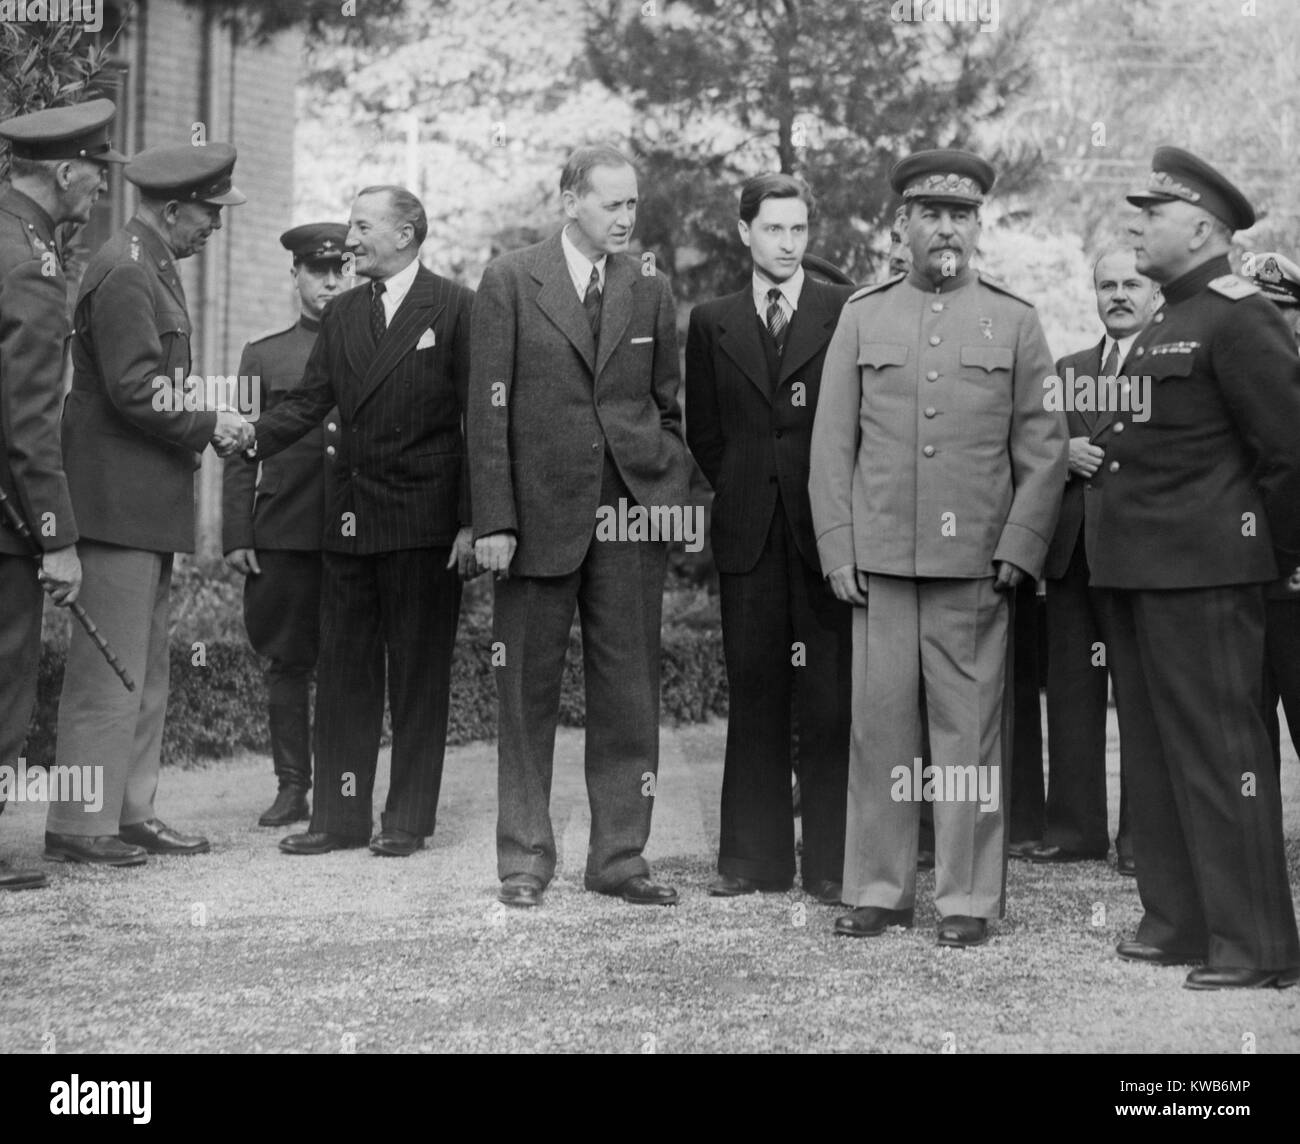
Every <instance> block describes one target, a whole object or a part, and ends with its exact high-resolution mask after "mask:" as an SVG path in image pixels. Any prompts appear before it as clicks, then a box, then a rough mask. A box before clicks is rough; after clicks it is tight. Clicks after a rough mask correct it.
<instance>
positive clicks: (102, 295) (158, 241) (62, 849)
mask: <svg viewBox="0 0 1300 1144" xmlns="http://www.w3.org/2000/svg"><path fill="white" fill-rule="evenodd" d="M234 166H235V149H234V148H233V147H231V146H230V145H229V144H225V143H210V144H208V145H207V146H206V147H191V146H190V145H189V144H180V145H177V146H165V147H154V148H150V149H149V150H147V151H144V152H142V153H141V154H139V155H137V156H136V157H135V158H134V159H132V160H131V162H130V163H129V164H128V165H127V167H126V171H125V175H126V177H127V178H128V179H129V180H130V181H131V182H133V183H134V184H135V185H136V186H137V187H139V188H140V205H139V208H138V209H137V211H136V213H135V215H134V217H133V218H132V219H131V220H130V221H129V222H128V223H127V224H126V226H125V228H123V229H122V230H121V231H119V232H118V233H117V234H115V235H114V236H113V237H112V238H110V239H109V240H108V241H107V242H106V243H105V244H104V246H103V247H102V248H101V249H100V250H99V251H98V252H97V253H96V254H95V255H94V257H93V258H91V260H90V263H89V265H88V266H87V267H86V273H85V275H84V277H83V278H82V281H81V289H80V291H79V293H78V296H77V304H76V307H75V310H74V314H73V339H72V390H71V392H70V393H69V394H68V398H67V401H66V403H65V404H64V409H63V456H64V464H65V469H66V471H67V476H68V490H69V492H70V493H71V495H72V506H73V509H74V511H75V512H76V514H77V527H78V529H79V531H80V534H81V536H80V540H79V542H78V549H79V552H80V556H81V562H82V566H83V568H84V569H85V581H84V583H83V585H82V591H81V596H82V601H83V602H84V604H85V606H86V610H87V611H88V612H89V613H90V614H91V615H93V616H94V617H95V621H96V623H97V624H98V625H99V629H100V631H101V632H102V633H103V634H104V636H105V638H106V639H107V640H108V641H109V643H111V644H112V645H113V648H114V650H115V651H116V652H117V654H118V657H119V658H120V660H121V661H122V664H123V666H124V667H125V668H126V670H127V671H128V672H129V673H130V674H131V676H132V677H133V678H134V679H135V680H136V681H137V683H138V684H139V689H138V690H136V691H133V692H128V691H127V690H125V689H124V688H123V687H122V684H121V681H120V680H119V679H118V678H117V676H116V675H114V674H113V671H112V670H111V669H110V668H109V666H108V664H107V663H105V662H104V659H103V657H102V656H101V655H100V654H99V651H98V650H97V649H96V648H95V646H94V645H93V644H92V643H91V641H90V639H89V638H88V637H87V636H86V635H85V634H84V633H83V632H82V631H81V630H80V629H74V630H73V633H72V642H71V645H70V646H69V648H68V662H67V669H66V671H65V672H64V676H63V694H62V697H61V698H60V700H59V730H58V746H57V748H56V752H55V761H56V763H57V765H59V766H84V765H95V766H102V767H103V782H102V790H103V803H102V805H101V806H100V809H99V810H97V811H95V812H93V813H92V812H90V811H89V810H88V809H87V808H86V807H84V806H82V805H81V804H79V803H71V802H63V801H54V800H51V802H50V810H49V815H48V817H47V819H46V826H45V831H46V833H45V856H46V858H48V859H50V860H51V861H57V862H93V863H97V864H101V865H108V866H134V865H139V864H141V863H143V862H144V861H145V860H146V857H147V855H148V854H151V853H152V854H199V853H203V852H205V851H206V850H207V849H208V841H207V839H206V838H200V837H196V836H190V835H185V834H181V833H179V832H178V831H175V830H172V829H171V828H170V827H168V826H167V825H166V824H165V823H163V822H162V821H160V820H159V819H158V818H157V816H156V814H155V812H154V794H155V793H156V791H157V788H158V768H159V761H160V752H161V749H162V733H163V718H164V715H165V713H166V710H167V688H168V672H169V666H170V665H169V657H168V627H169V593H170V588H171V570H172V555H173V553H175V552H193V551H194V473H195V470H196V469H197V468H198V467H199V455H200V454H201V453H202V451H203V449H204V448H206V446H207V445H208V443H209V441H211V442H212V443H214V444H216V445H218V446H219V447H220V448H221V449H223V450H225V451H229V450H230V449H232V448H234V447H235V446H236V445H237V444H239V443H240V442H242V441H246V440H248V439H251V426H249V425H248V423H247V422H246V421H244V419H243V418H242V417H241V416H240V415H239V414H238V413H237V412H235V411H233V410H230V409H226V408H221V409H216V408H212V407H211V406H212V404H213V403H212V402H211V401H209V400H208V395H207V394H206V393H197V394H196V393H194V392H193V391H192V390H189V389H188V387H187V386H186V384H185V382H186V379H187V378H188V377H189V374H190V319H189V313H188V311H187V309H186V304H185V291H184V289H183V288H182V286H181V279H180V274H179V273H178V271H177V268H176V262H177V260H178V259H181V258H188V257H190V256H191V255H193V254H197V253H198V252H199V251H200V250H202V249H203V246H204V244H205V243H206V242H207V239H208V236H209V235H210V234H211V233H212V232H213V231H214V230H218V229H220V227H221V208H222V207H223V206H225V205H227V204H233V203H242V202H244V201H245V200H244V196H243V195H242V194H241V193H240V192H239V191H238V190H237V189H236V188H235V187H234V186H233V185H232V183H231V171H232V170H233V169H234ZM222 372H223V373H224V371H222Z"/></svg>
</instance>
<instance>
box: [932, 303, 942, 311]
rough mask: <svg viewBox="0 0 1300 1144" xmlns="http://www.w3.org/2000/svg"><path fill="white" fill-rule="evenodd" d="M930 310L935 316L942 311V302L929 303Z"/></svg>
mask: <svg viewBox="0 0 1300 1144" xmlns="http://www.w3.org/2000/svg"><path fill="white" fill-rule="evenodd" d="M930 309H931V310H933V311H934V312H935V313H936V314H937V313H939V312H940V311H941V310H942V309H943V303H942V302H931V303H930Z"/></svg>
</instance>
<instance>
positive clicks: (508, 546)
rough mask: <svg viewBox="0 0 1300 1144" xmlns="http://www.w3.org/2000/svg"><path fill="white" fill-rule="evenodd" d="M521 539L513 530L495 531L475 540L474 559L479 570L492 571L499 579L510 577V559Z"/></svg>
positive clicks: (512, 557)
mask: <svg viewBox="0 0 1300 1144" xmlns="http://www.w3.org/2000/svg"><path fill="white" fill-rule="evenodd" d="M518 544H519V541H518V540H517V538H516V537H515V534H514V533H513V532H493V533H491V534H489V535H488V536H480V537H479V538H478V539H477V540H476V541H474V559H475V560H477V561H478V566H479V571H481V572H491V573H492V574H493V575H494V576H495V577H496V578H497V579H498V580H508V579H509V578H510V561H511V560H513V559H514V557H515V549H516V548H517V547H518Z"/></svg>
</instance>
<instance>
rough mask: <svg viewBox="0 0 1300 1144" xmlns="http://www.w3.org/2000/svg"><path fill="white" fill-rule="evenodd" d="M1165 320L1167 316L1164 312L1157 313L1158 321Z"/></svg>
mask: <svg viewBox="0 0 1300 1144" xmlns="http://www.w3.org/2000/svg"><path fill="white" fill-rule="evenodd" d="M1164 320H1165V316H1164V315H1163V314H1157V315H1156V321H1157V322H1163V321H1164Z"/></svg>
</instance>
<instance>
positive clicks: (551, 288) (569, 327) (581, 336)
mask: <svg viewBox="0 0 1300 1144" xmlns="http://www.w3.org/2000/svg"><path fill="white" fill-rule="evenodd" d="M611 263H612V260H611ZM611 263H606V266H607V268H608V266H609V265H610V264H611ZM532 275H533V277H534V278H535V279H536V280H537V281H538V282H539V283H540V284H541V289H540V290H538V292H537V305H538V308H539V309H540V310H541V311H542V313H543V314H545V315H546V316H547V317H548V318H549V319H550V320H551V321H552V322H553V323H554V324H555V326H556V328H557V329H558V330H559V331H560V333H562V334H563V335H564V336H565V337H566V338H568V339H569V341H570V342H572V343H573V348H574V349H575V350H577V351H578V353H579V354H581V355H582V360H583V361H585V362H586V363H587V368H588V369H589V370H591V372H592V376H593V377H594V376H595V373H596V338H595V336H594V335H593V334H592V332H591V322H590V321H589V320H588V319H587V311H586V310H584V309H583V308H582V303H581V302H580V301H579V300H578V292H577V290H575V289H574V287H573V279H572V278H571V277H570V276H569V264H568V263H567V262H565V261H564V248H563V247H562V246H561V245H560V232H559V231H556V233H555V237H553V238H552V239H551V240H550V241H549V242H548V243H547V244H546V248H545V250H543V252H542V256H541V257H540V258H539V259H538V261H537V265H536V266H534V267H533V270H532ZM605 286H606V290H608V288H609V275H608V273H607V274H606V280H605ZM601 326H602V329H603V328H604V315H603V313H602V316H601Z"/></svg>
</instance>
